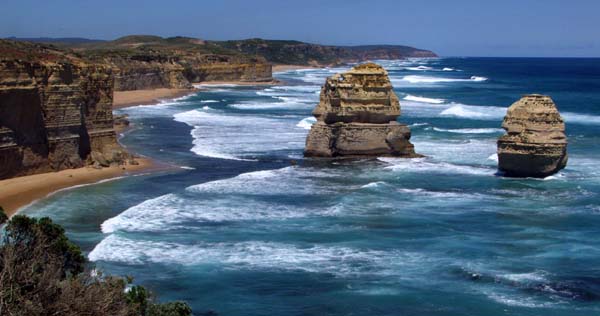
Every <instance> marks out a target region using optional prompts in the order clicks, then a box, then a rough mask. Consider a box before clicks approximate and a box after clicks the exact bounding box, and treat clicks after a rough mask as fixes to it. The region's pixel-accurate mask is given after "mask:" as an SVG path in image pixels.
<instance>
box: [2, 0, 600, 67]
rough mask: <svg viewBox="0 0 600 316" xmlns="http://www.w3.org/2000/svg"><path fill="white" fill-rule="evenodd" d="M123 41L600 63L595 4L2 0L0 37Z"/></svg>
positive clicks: (599, 16) (599, 2) (599, 9)
mask: <svg viewBox="0 0 600 316" xmlns="http://www.w3.org/2000/svg"><path fill="white" fill-rule="evenodd" d="M128 34H154V35H161V36H175V35H183V36H192V37H199V38H204V39H215V40H222V39H241V38H250V37H261V38H268V39H296V40H301V41H307V42H313V43H320V44H332V45H359V44H405V45H411V46H415V47H420V48H426V49H431V50H433V51H435V52H437V53H439V54H440V55H444V56H540V57H543V56H559V57H568V56H575V57H577V56H587V57H600V0H571V1H566V0H560V1H559V0H520V1H517V0H502V1H496V0H494V1H491V0H478V1H475V0H421V1H417V0H412V1H402V0H396V1H393V0H370V1H369V0H345V1H342V0H319V1H317V0H305V1H284V0H256V1H251V0H212V1H205V0H196V1H192V0H170V1H164V0H163V1H157V0H145V1H135V0H131V1H126V0H120V1H116V0H102V1H90V0H79V1H67V0H43V1H42V0H37V1H34V0H2V1H1V3H0V37H8V36H18V37H87V38H99V39H114V38H117V37H120V36H123V35H128Z"/></svg>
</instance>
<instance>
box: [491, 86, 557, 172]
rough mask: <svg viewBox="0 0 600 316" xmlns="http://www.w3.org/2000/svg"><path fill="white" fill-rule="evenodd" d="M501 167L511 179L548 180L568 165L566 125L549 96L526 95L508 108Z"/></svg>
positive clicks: (499, 142) (502, 139) (499, 160)
mask: <svg viewBox="0 0 600 316" xmlns="http://www.w3.org/2000/svg"><path fill="white" fill-rule="evenodd" d="M502 128H504V129H505V130H506V134H505V135H503V136H502V137H500V139H499V140H498V168H499V169H500V171H502V172H504V174H505V175H506V176H511V177H547V176H549V175H551V174H554V173H556V172H558V171H559V170H561V169H563V168H564V167H565V166H566V165H567V137H566V135H565V123H564V121H563V119H562V117H561V116H560V113H558V110H557V109H556V105H555V104H554V102H553V101H552V99H551V98H550V97H548V96H544V95H538V94H532V95H526V96H524V97H523V98H521V100H519V101H517V102H515V103H514V104H513V105H511V106H510V107H509V108H508V112H507V113H506V116H505V117H504V122H503V123H502Z"/></svg>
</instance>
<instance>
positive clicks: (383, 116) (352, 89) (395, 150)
mask: <svg viewBox="0 0 600 316" xmlns="http://www.w3.org/2000/svg"><path fill="white" fill-rule="evenodd" d="M313 115H314V116H315V117H316V118H317V123H315V124H314V125H313V126H312V128H311V130H310V133H309V134H308V136H307V138H306V148H305V151H304V155H305V156H307V157H336V156H400V157H417V156H419V155H417V154H415V151H414V146H413V145H412V144H411V143H410V129H409V128H408V127H407V126H406V125H403V124H400V123H398V122H396V118H397V117H398V116H399V115H400V102H399V101H398V97H397V96H396V94H395V93H394V91H393V90H392V84H391V83H390V80H389V77H388V75H387V72H386V71H385V69H383V67H381V66H379V65H376V64H373V63H368V64H363V65H359V66H356V67H354V68H352V69H351V70H350V71H348V72H346V73H343V74H337V75H334V76H332V77H329V78H328V79H327V80H326V82H325V85H324V86H323V87H322V88H321V96H320V102H319V104H318V105H317V107H316V108H315V110H314V111H313Z"/></svg>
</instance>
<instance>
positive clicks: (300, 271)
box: [25, 58, 600, 316]
mask: <svg viewBox="0 0 600 316" xmlns="http://www.w3.org/2000/svg"><path fill="white" fill-rule="evenodd" d="M381 63H382V64H383V65H384V66H385V67H386V69H388V71H389V73H390V77H391V79H392V82H393V84H394V86H395V90H396V93H397V94H398V96H399V97H400V99H401V107H402V113H403V114H402V116H401V117H400V118H399V121H401V122H403V123H406V124H409V125H410V126H411V129H412V131H413V138H412V141H413V143H414V144H415V147H416V150H417V152H419V153H422V154H425V155H427V158H423V159H414V160H406V159H389V158H386V159H365V160H353V161H338V162H322V161H311V160H304V159H303V158H302V150H303V147H304V138H305V136H306V133H307V131H308V128H310V124H311V123H312V122H313V120H311V118H310V112H311V110H312V108H313V107H314V106H315V105H316V103H317V102H318V92H319V86H320V85H321V84H322V83H323V82H324V79H325V77H327V76H329V75H332V74H334V73H336V72H339V71H342V70H344V69H342V68H339V69H317V70H314V69H313V70H299V71H290V72H285V73H278V74H277V75H276V76H277V77H278V79H280V80H282V81H283V83H282V84H281V85H279V86H273V87H267V86H263V87H239V86H226V85H225V86H219V87H213V88H206V87H205V88H204V90H202V91H201V92H199V93H197V94H196V95H193V96H190V97H186V98H180V99H177V100H173V101H165V102H164V103H162V104H160V105H155V106H145V107H132V108H127V109H124V110H122V111H121V112H123V113H127V114H129V115H130V116H131V119H132V122H133V123H134V129H133V130H131V131H129V132H127V133H126V135H124V136H123V138H122V139H121V141H122V142H123V143H124V144H125V145H126V146H128V147H129V148H130V149H132V150H133V151H135V152H138V153H140V154H143V155H147V156H150V157H153V158H156V159H158V160H161V161H164V162H168V163H172V164H175V165H179V166H182V167H183V168H181V169H180V170H177V171H169V172H162V173H155V174H151V175H143V176H136V177H129V178H124V179H119V180H114V181H110V182H105V183H101V184H96V185H92V186H85V187H80V188H76V189H72V190H66V191H62V192H59V193H57V194H55V195H53V196H52V197H50V198H48V199H45V200H42V201H40V202H38V203H36V204H34V205H32V206H30V207H29V208H28V209H26V210H25V212H26V213H28V214H35V215H36V216H43V215H47V216H51V217H52V218H54V219H55V220H56V221H57V222H59V223H60V224H62V225H64V226H65V227H66V228H67V231H68V234H69V236H70V237H71V238H72V239H73V240H75V241H76V242H77V243H79V244H80V245H82V247H83V248H84V250H85V251H86V252H87V253H88V255H89V258H90V259H91V260H92V261H94V262H95V264H96V265H97V266H98V267H99V268H101V269H103V270H105V271H106V272H108V273H111V274H120V275H132V276H134V277H135V280H136V282H137V283H139V284H143V285H145V286H148V287H150V288H151V289H152V290H153V291H155V292H156V293H157V294H158V295H159V297H160V298H161V299H162V300H185V301H188V302H189V303H190V304H191V305H192V307H193V308H194V310H195V312H196V313H197V314H201V313H202V312H204V311H207V310H214V311H217V312H218V313H219V314H221V315H486V316H493V315H596V314H600V245H599V244H598V240H600V193H599V192H600V147H599V146H598V145H599V144H600V139H599V135H600V60H599V59H522V58H444V59H431V60H419V59H415V60H408V61H381ZM527 93H543V94H549V95H551V96H552V97H553V99H554V100H555V102H556V103H557V105H558V108H559V110H560V112H561V113H562V115H563V117H564V119H565V121H566V124H567V134H568V137H569V148H568V150H569V163H568V166H567V168H566V169H564V170H563V171H561V172H560V173H559V174H557V175H555V176H552V177H549V178H546V179H543V180H539V179H507V178H502V177H499V176H497V175H496V174H495V173H496V161H495V158H496V157H495V150H496V147H495V141H496V139H497V138H498V137H499V136H500V135H501V134H502V130H501V129H500V124H501V121H502V118H503V116H504V114H505V112H506V108H507V107H508V106H509V105H510V104H512V103H513V102H515V101H516V100H518V99H519V98H520V97H521V95H523V94H527ZM292 161H295V162H297V164H294V163H293V162H292Z"/></svg>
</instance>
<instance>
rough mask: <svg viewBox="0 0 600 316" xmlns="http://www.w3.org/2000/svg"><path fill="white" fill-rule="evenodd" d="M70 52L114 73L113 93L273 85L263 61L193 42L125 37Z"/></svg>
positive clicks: (189, 39) (269, 66)
mask: <svg viewBox="0 0 600 316" xmlns="http://www.w3.org/2000/svg"><path fill="white" fill-rule="evenodd" d="M74 49H76V50H77V51H78V52H79V53H81V54H82V55H83V56H85V57H86V58H88V59H90V60H93V61H95V62H97V63H102V64H107V65H109V66H110V67H111V68H112V69H113V73H114V75H115V91H128V90H144V89H155V88H174V89H185V88H191V87H192V83H195V82H204V81H242V82H243V81H246V82H268V81H273V77H272V71H271V64H269V63H268V62H267V61H266V60H265V59H264V58H261V57H255V56H247V55H243V54H240V53H239V52H237V51H229V50H227V49H224V48H221V47H219V46H216V45H213V44H207V43H206V42H204V41H202V40H198V39H193V38H184V37H175V38H166V39H165V38H161V37H158V36H127V37H124V38H120V39H117V40H115V41H111V42H104V43H99V44H95V45H92V46H82V47H75V48H74Z"/></svg>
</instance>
